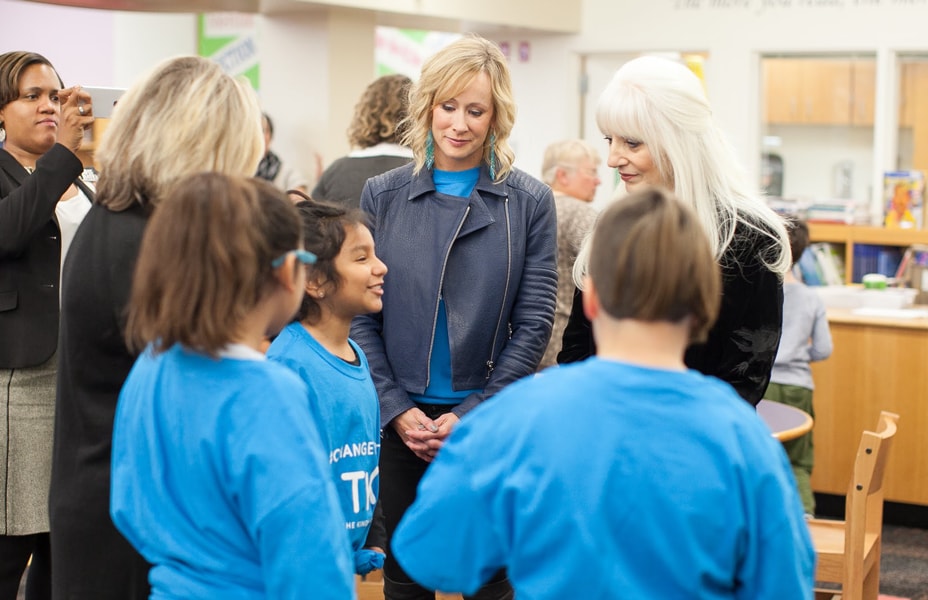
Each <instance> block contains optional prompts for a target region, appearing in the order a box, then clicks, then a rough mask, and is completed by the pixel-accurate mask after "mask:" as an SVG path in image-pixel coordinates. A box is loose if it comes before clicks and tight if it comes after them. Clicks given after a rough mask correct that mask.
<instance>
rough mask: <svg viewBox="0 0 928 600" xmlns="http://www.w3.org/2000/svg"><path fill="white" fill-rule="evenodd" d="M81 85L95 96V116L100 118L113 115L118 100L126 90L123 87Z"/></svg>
mask: <svg viewBox="0 0 928 600" xmlns="http://www.w3.org/2000/svg"><path fill="white" fill-rule="evenodd" d="M81 87H82V89H83V90H84V91H85V92H87V93H88V94H90V97H91V98H93V116H94V117H96V118H98V119H109V118H110V117H111V116H112V115H113V107H114V106H116V102H117V101H118V100H119V98H120V96H122V95H123V93H125V91H126V90H125V89H123V88H113V87H94V86H89V85H85V86H81Z"/></svg>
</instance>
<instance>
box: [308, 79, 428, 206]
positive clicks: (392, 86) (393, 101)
mask: <svg viewBox="0 0 928 600" xmlns="http://www.w3.org/2000/svg"><path fill="white" fill-rule="evenodd" d="M411 83H412V81H411V80H410V79H409V77H406V76H405V75H384V76H383V77H378V78H377V79H375V80H374V81H373V82H372V83H371V84H370V85H368V86H367V89H365V90H364V94H362V95H361V99H360V100H358V103H357V104H356V105H355V107H354V116H353V117H352V119H351V125H350V126H349V127H348V142H349V143H350V144H351V147H352V148H353V150H352V151H351V152H350V153H349V154H348V156H343V157H342V158H339V159H338V160H336V161H335V162H333V163H332V164H331V165H329V167H328V168H327V169H326V170H325V171H324V172H323V173H322V177H320V178H319V183H317V184H316V187H315V188H313V193H312V197H313V198H314V199H316V200H328V201H330V202H336V203H339V204H344V205H346V206H350V207H352V208H357V207H358V205H359V204H360V202H361V189H362V188H363V187H364V183H365V182H366V181H367V180H368V179H369V178H371V177H373V176H375V175H380V174H381V173H386V172H387V171H389V170H390V169H395V168H396V167H401V166H403V165H405V164H406V163H408V162H409V161H410V160H412V150H410V149H409V148H407V147H405V146H402V145H401V144H400V140H401V138H402V132H401V131H400V122H401V121H402V120H403V119H405V118H406V111H407V107H408V101H409V100H408V95H409V86H410V84H411Z"/></svg>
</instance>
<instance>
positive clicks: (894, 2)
mask: <svg viewBox="0 0 928 600" xmlns="http://www.w3.org/2000/svg"><path fill="white" fill-rule="evenodd" d="M0 14H2V22H3V25H4V27H3V29H4V33H3V35H2V36H0V50H2V51H5V50H10V49H22V48H31V49H36V50H38V51H40V52H43V53H45V54H47V55H48V56H49V58H50V59H51V60H52V61H53V62H54V63H55V64H56V66H58V68H59V70H60V71H61V74H62V76H63V77H64V78H65V79H66V83H75V82H78V81H80V82H82V83H85V84H87V85H90V84H93V85H125V84H127V83H128V82H130V81H131V80H134V78H135V77H137V76H138V75H139V74H140V72H142V71H144V70H145V69H147V68H149V67H150V66H151V65H152V64H154V63H155V62H157V60H159V59H160V58H163V57H165V56H170V55H174V54H179V53H190V52H194V51H195V40H196V31H195V18H194V17H193V16H192V15H163V14H152V13H120V12H115V13H112V12H106V11H96V10H92V9H76V8H67V7H60V6H52V5H43V4H37V3H32V2H22V1H19V0H0ZM346 18H347V17H346ZM368 18H369V17H368ZM263 20H264V23H263V24H260V25H259V27H260V31H261V32H262V35H263V37H264V38H265V42H262V44H261V52H262V54H263V56H262V77H263V78H265V82H266V85H263V86H262V87H263V92H262V94H263V95H264V98H263V100H264V102H265V103H266V106H267V108H268V109H269V110H270V111H272V112H273V113H274V116H275V117H276V119H275V120H276V121H278V122H279V123H281V124H283V125H284V127H283V128H282V129H283V130H282V131H281V132H280V133H279V134H278V138H279V139H278V140H277V141H276V142H275V145H277V146H278V149H279V150H280V151H281V153H282V154H295V155H296V161H297V162H298V163H299V164H300V167H301V169H303V168H311V167H308V166H307V165H311V161H312V157H311V154H312V153H313V152H315V151H321V152H322V153H323V154H324V155H325V158H326V162H328V161H330V160H331V159H332V158H334V157H335V156H337V155H339V154H340V153H341V152H342V151H343V150H344V149H346V147H345V146H339V145H338V144H345V142H340V141H339V140H340V139H342V137H343V135H344V129H345V127H346V126H347V119H346V116H345V113H346V111H350V105H353V101H354V98H355V97H356V94H355V96H353V97H352V93H355V92H356V93H360V89H361V88H360V87H358V84H357V81H356V80H360V79H359V78H361V77H372V76H373V75H372V73H371V72H369V71H366V67H365V66H360V65H363V64H364V59H363V57H353V58H352V59H350V60H348V61H345V62H340V60H339V57H338V56H333V55H332V54H331V48H332V47H338V46H337V45H335V44H334V42H333V40H332V39H331V38H329V36H330V35H332V32H333V25H332V23H330V22H328V21H327V20H326V17H325V16H322V17H320V16H319V15H309V14H301V15H273V16H271V15H268V16H265V17H264V18H263ZM362 20H363V18H362ZM260 21H261V19H259V22H260ZM38 22H42V23H44V24H46V26H47V27H48V34H47V35H42V36H36V35H35V31H36V27H35V24H36V23H38ZM924 23H928V0H584V1H583V3H582V21H581V33H580V34H579V35H566V34H560V35H555V34H523V33H513V32H512V31H513V30H507V29H502V28H499V29H496V30H495V31H491V32H487V33H485V34H486V35H488V36H489V37H493V38H494V39H496V40H497V41H508V42H509V43H510V45H511V54H512V59H511V67H512V73H513V80H514V84H515V94H516V100H517V102H518V103H519V115H518V118H517V122H516V128H515V130H514V132H513V140H512V141H513V145H514V146H515V148H516V150H517V160H516V164H517V166H519V167H520V168H523V169H525V170H527V171H529V172H531V173H533V174H536V175H537V174H538V171H539V169H540V162H541V156H542V153H543V151H544V147H545V146H546V145H547V144H548V143H550V142H551V141H554V140H557V139H562V138H564V137H575V136H583V137H588V138H589V141H591V142H592V143H594V144H600V143H601V140H599V139H598V135H597V134H595V131H594V132H590V126H589V123H592V117H593V116H592V115H591V114H587V123H588V126H587V127H586V128H584V129H585V131H581V128H580V125H579V121H580V109H581V106H582V105H583V102H582V101H581V98H580V94H579V92H578V85H579V83H578V78H579V74H580V66H579V65H580V60H581V57H586V60H587V63H588V64H589V66H590V67H591V68H592V69H593V70H594V71H595V69H597V68H598V69H600V70H602V69H606V68H607V67H608V68H610V69H611V68H612V67H613V64H612V63H610V61H614V60H615V58H614V57H615V56H616V55H626V54H637V53H640V52H648V51H671V52H673V51H686V52H690V51H703V52H706V53H708V55H709V59H708V61H707V63H706V72H705V74H706V82H707V89H708V94H709V97H710V100H711V101H712V104H713V108H714V112H715V115H716V118H717V120H718V122H719V124H720V125H721V126H722V128H723V129H724V130H725V131H726V133H727V134H728V135H729V137H730V138H731V140H732V142H733V143H734V144H735V146H736V148H737V149H738V150H739V151H740V152H741V153H742V155H743V156H744V159H745V161H746V163H747V166H748V168H749V170H751V172H752V173H753V174H755V175H756V174H757V173H758V172H759V149H760V147H761V145H760V123H759V118H758V115H759V114H760V103H759V98H758V97H759V71H758V64H759V57H760V55H761V54H764V53H773V52H777V53H803V52H805V53H808V52H856V53H871V54H875V55H876V56H877V63H878V65H879V66H880V67H881V69H882V70H881V71H880V73H879V74H878V77H879V79H878V95H877V106H876V115H877V116H876V119H877V122H876V124H875V127H874V141H873V143H872V144H871V145H873V146H875V152H874V157H873V159H872V166H871V168H870V171H871V173H870V177H871V178H872V179H873V181H871V183H870V185H869V186H867V189H869V188H872V187H874V185H875V182H876V180H877V178H878V176H879V175H878V174H879V173H881V172H882V171H883V170H887V169H892V168H893V167H894V165H895V162H896V153H897V150H896V143H895V128H894V126H893V122H892V119H893V115H894V111H895V109H894V107H895V105H896V103H897V97H896V95H895V94H896V92H895V87H896V86H895V81H894V79H893V77H894V75H893V73H892V72H891V71H892V68H891V67H892V65H893V64H894V59H895V53H896V52H901V51H912V50H921V51H928V38H926V37H925V35H924V26H923V24H924ZM394 24H395V23H394ZM341 26H342V25H338V27H341ZM365 27H366V25H364V24H363V23H362V24H360V25H358V26H357V27H355V28H351V27H349V29H348V30H349V31H353V32H354V34H355V35H358V34H359V33H360V32H363V31H364V28H365ZM336 30H337V27H336ZM88 32H90V33H88ZM267 40H270V41H267ZM521 42H526V43H528V45H529V48H530V54H529V58H528V60H525V61H523V60H522V59H521V58H520V57H519V56H518V48H519V44H520V43H521ZM340 52H341V51H340ZM362 54H363V52H362ZM359 61H360V62H359ZM352 65H354V66H352ZM615 66H617V65H615ZM358 69H361V70H363V71H364V72H363V73H361V72H360V71H358ZM348 76H350V78H353V80H352V81H348V82H343V81H342V79H344V78H345V77H348ZM88 78H89V79H88ZM93 79H99V81H92V83H91V80H93ZM597 81H598V80H597ZM333 87H338V88H339V90H338V91H337V92H336V93H333V92H332V91H331V90H332V88H333ZM356 88H357V89H356ZM600 91H601V87H599V85H598V84H597V85H595V86H592V87H591V89H590V91H589V94H590V95H589V97H588V98H587V104H589V103H590V102H593V101H595V97H596V96H597V95H598V93H599V92H600ZM320 140H321V141H320ZM877 142H879V143H877ZM598 147H602V146H598ZM855 160H856V159H855ZM805 166H806V167H809V168H812V167H813V165H812V161H810V162H809V164H807V165H805ZM824 168H830V165H829V164H826V165H825V166H824ZM797 169H798V167H797V168H795V169H793V170H794V171H796V170H797ZM863 171H864V170H863V169H861V172H862V173H863ZM602 175H603V177H604V180H605V181H606V183H605V184H604V186H603V189H604V190H606V189H607V188H608V185H609V183H610V182H611V181H610V179H611V178H609V177H608V173H607V172H606V170H605V169H604V170H603V172H602ZM861 185H862V186H863V185H864V184H863V183H861ZM877 188H878V186H877Z"/></svg>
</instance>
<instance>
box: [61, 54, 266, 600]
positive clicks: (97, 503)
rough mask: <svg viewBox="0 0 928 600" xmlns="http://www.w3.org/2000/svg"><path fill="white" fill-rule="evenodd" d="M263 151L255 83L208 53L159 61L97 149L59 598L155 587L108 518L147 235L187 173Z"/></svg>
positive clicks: (66, 425) (86, 226)
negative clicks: (129, 324)
mask: <svg viewBox="0 0 928 600" xmlns="http://www.w3.org/2000/svg"><path fill="white" fill-rule="evenodd" d="M263 150H264V148H263V141H262V134H261V111H260V108H259V107H258V101H257V98H256V96H255V94H254V92H253V91H252V90H251V89H250V88H249V87H248V85H247V83H245V82H242V81H239V80H237V79H235V78H233V77H231V76H229V75H227V74H225V73H223V71H222V69H221V68H220V67H219V66H218V65H217V64H216V63H214V62H212V61H210V60H208V59H205V58H200V57H193V56H190V57H178V58H173V59H169V60H166V61H164V62H162V63H160V64H159V65H157V66H156V67H155V68H154V69H153V70H152V71H151V72H149V73H148V74H147V75H146V76H145V77H144V78H143V79H142V80H141V81H139V82H138V83H136V84H135V85H134V86H132V87H131V88H130V89H129V90H128V91H127V92H126V93H125V94H124V95H123V97H122V98H121V99H120V100H119V104H117V105H116V108H115V110H114V112H113V118H112V121H111V123H110V126H109V128H108V129H107V132H106V135H105V136H104V137H103V141H102V143H101V145H100V148H99V149H98V151H97V154H96V157H97V162H98V164H99V165H100V179H99V182H98V185H97V203H96V204H95V205H94V206H93V208H91V210H90V212H89V213H88V215H87V217H86V218H85V220H84V222H83V224H82V225H81V227H80V229H79V230H78V231H77V234H76V235H75V238H74V242H73V243H72V245H71V250H70V253H69V255H68V261H67V263H66V266H67V270H66V271H65V277H64V280H63V282H62V307H61V337H60V340H61V341H60V347H59V348H60V352H59V354H60V357H59V370H58V397H57V405H56V418H55V447H54V455H53V463H52V480H51V490H50V498H49V509H50V518H51V529H52V534H51V537H52V562H53V564H54V565H55V569H54V573H53V575H52V588H53V589H52V591H53V596H54V597H56V598H71V599H82V598H86V599H92V600H107V599H112V600H135V599H142V598H147V597H148V593H149V591H148V582H147V575H148V565H147V563H145V561H144V560H143V559H142V557H141V556H140V555H139V554H138V553H136V552H135V550H134V549H133V548H132V546H130V545H129V544H128V543H127V542H126V541H125V539H123V538H122V537H121V536H120V535H119V533H118V532H117V531H116V529H115V528H114V527H113V524H112V522H111V521H110V517H109V500H110V448H111V437H112V427H113V415H114V412H115V409H116V400H117V397H118V395H119V390H120V388H121V387H122V384H123V381H124V380H125V378H126V376H127V375H128V373H129V370H130V368H131V367H132V364H133V362H134V361H135V356H136V354H135V352H132V351H130V350H129V349H128V348H127V347H126V344H125V341H124V339H123V337H124V336H123V332H124V328H125V309H126V303H127V301H128V296H129V290H130V288H131V285H132V276H133V271H134V268H135V261H136V257H137V256H138V251H139V245H140V243H141V239H142V233H143V231H144V229H145V226H146V224H147V222H148V218H149V217H150V216H151V214H152V212H153V211H155V210H157V206H158V203H159V202H160V201H161V200H162V199H164V198H165V197H167V196H168V195H171V194H172V193H174V192H173V191H172V187H173V186H174V185H175V183H176V182H177V181H178V179H180V178H182V177H184V176H185V175H188V174H192V173H196V172H200V171H216V172H219V173H224V174H230V175H251V174H252V173H254V172H255V167H256V166H257V164H258V161H259V159H260V158H261V154H262V153H263ZM228 233H229V235H230V236H233V235H235V234H236V232H234V231H230V232H228Z"/></svg>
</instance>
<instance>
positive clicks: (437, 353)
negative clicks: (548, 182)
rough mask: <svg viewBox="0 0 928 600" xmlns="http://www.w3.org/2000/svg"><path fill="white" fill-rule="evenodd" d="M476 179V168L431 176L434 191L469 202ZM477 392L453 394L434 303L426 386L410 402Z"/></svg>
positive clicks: (443, 330) (443, 319)
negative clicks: (435, 317)
mask: <svg viewBox="0 0 928 600" xmlns="http://www.w3.org/2000/svg"><path fill="white" fill-rule="evenodd" d="M479 179H480V168H479V167H477V168H475V169H467V170H465V171H441V170H439V169H435V170H434V171H433V172H432V180H433V181H434V182H435V191H437V192H439V193H441V194H447V195H449V196H458V197H460V198H469V197H470V195H471V193H473V191H474V187H475V186H476V185H477V181H478V180H479ZM479 391H481V390H455V389H454V388H453V387H452V385H451V341H450V340H449V338H448V312H447V310H446V309H445V301H444V300H443V299H442V300H439V302H438V318H437V319H436V320H435V339H434V340H433V342H432V358H431V360H430V361H429V384H428V386H427V387H426V388H425V391H424V392H423V393H421V394H409V397H410V398H412V400H413V401H414V402H422V403H425V404H448V405H454V404H459V403H460V402H461V401H462V400H463V399H464V398H466V397H467V396H469V395H471V394H473V393H474V392H479Z"/></svg>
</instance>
